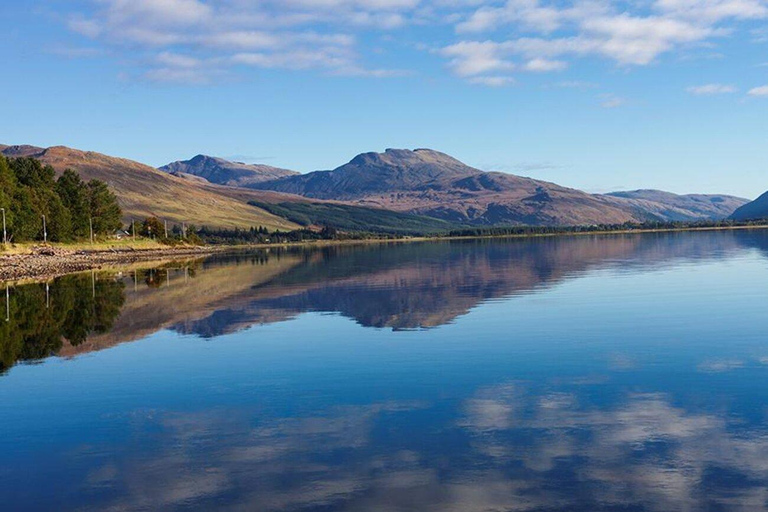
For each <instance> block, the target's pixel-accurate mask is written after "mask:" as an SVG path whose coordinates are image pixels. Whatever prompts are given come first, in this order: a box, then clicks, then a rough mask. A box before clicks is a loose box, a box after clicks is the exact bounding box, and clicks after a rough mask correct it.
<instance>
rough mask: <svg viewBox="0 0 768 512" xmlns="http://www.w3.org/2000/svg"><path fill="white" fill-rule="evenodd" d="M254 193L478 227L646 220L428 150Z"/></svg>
mask: <svg viewBox="0 0 768 512" xmlns="http://www.w3.org/2000/svg"><path fill="white" fill-rule="evenodd" d="M251 186H252V187H253V188H259V189H267V190H274V191H278V192H285V193H290V194H299V195H303V196H305V197H311V198H316V199H333V200H337V201H344V202H347V203H351V204H356V205H361V206H371V207H379V208H384V209H388V210H395V211H404V212H410V213H415V214H420V215H426V216H430V217H435V218H438V219H443V220H448V221H452V222H461V223H471V224H479V225H494V224H531V225H577V224H602V223H610V224H617V223H622V222H629V221H642V220H646V219H647V218H649V216H648V215H646V214H645V212H643V211H642V210H640V209H638V208H636V207H635V206H634V205H632V204H630V203H629V202H627V201H625V200H623V199H621V198H613V197H606V196H599V195H592V194H587V193H585V192H581V191H579V190H574V189H571V188H566V187H562V186H559V185H556V184H554V183H547V182H544V181H538V180H534V179H531V178H524V177H520V176H514V175H511V174H505V173H500V172H485V171H481V170H479V169H475V168H473V167H470V166H468V165H466V164H464V163H462V162H460V161H458V160H456V159H455V158H453V157H450V156H448V155H446V154H444V153H440V152H438V151H434V150H430V149H417V150H414V151H411V150H403V149H388V150H386V151H385V152H384V153H365V154H361V155H359V156H357V157H355V158H354V159H353V160H352V161H350V162H349V163H348V164H346V165H343V166H341V167H339V168H337V169H335V170H333V171H317V172H312V173H309V174H303V175H298V176H290V177H285V178H281V179H277V180H274V181H267V182H262V183H256V184H253V185H251Z"/></svg>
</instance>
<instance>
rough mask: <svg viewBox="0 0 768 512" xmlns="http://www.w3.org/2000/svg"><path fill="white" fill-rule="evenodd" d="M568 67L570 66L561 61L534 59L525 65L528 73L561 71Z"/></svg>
mask: <svg viewBox="0 0 768 512" xmlns="http://www.w3.org/2000/svg"><path fill="white" fill-rule="evenodd" d="M567 67H568V64H567V63H565V62H563V61H561V60H547V59H532V60H529V61H528V62H526V63H525V69H526V70H528V71H560V70H562V69H565V68H567Z"/></svg>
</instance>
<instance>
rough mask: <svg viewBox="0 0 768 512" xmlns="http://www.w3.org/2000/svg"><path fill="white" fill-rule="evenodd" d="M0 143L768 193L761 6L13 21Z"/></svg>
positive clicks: (16, 14)
mask: <svg viewBox="0 0 768 512" xmlns="http://www.w3.org/2000/svg"><path fill="white" fill-rule="evenodd" d="M0 19H2V20H3V30H2V31H0V51H1V53H2V68H1V69H2V72H1V73H0V94H2V97H3V98H4V99H5V101H4V104H3V107H4V108H3V111H4V114H5V116H4V117H5V122H4V123H0V143H3V144H33V145H38V146H52V145H60V144H61V145H66V146H70V147H75V148H78V149H83V150H91V151H98V152H102V153H107V154H110V155H115V156H121V157H126V158H131V159H134V160H138V161H141V162H144V163H148V164H150V165H154V166H160V165H163V164H166V163H168V162H170V161H174V160H180V159H187V158H191V157H192V156H194V155H196V154H199V153H203V154H209V155H214V156H221V157H225V158H230V159H235V160H240V161H246V162H252V163H256V162H258V163H264V164H268V165H273V166H278V167H286V168H290V169H295V170H298V171H302V172H308V171H313V170H319V169H333V168H335V167H337V166H339V165H342V164H344V163H346V162H347V161H349V160H350V159H351V158H353V157H354V156H355V155H356V154H358V153H362V152H368V151H383V150H384V149H386V148H391V147H392V148H411V149H414V148H422V147H426V148H431V149H436V150H439V151H443V152H445V153H448V154H450V155H452V156H454V157H456V158H459V159H460V160H462V161H464V162H466V163H467V164H469V165H472V166H474V167H477V168H480V169H483V170H493V171H502V172H511V173H515V174H520V175H525V176H531V177H534V178H538V179H544V180H549V181H553V182H556V183H559V184H562V185H566V186H571V187H576V188H581V189H584V190H587V191H590V192H607V191H613V190H625V189H636V188H659V189H664V190H669V191H672V192H678V193H694V192H696V193H728V194H735V195H740V196H743V197H747V198H754V197H757V196H758V195H760V194H761V193H763V192H765V191H766V190H768V0H638V1H635V0H630V1H606V0H555V1H550V0H250V1H246V0H70V1H65V0H45V1H41V0H25V1H24V2H0Z"/></svg>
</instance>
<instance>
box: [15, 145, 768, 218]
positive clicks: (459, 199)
mask: <svg viewBox="0 0 768 512" xmlns="http://www.w3.org/2000/svg"><path fill="white" fill-rule="evenodd" d="M0 152H1V153H2V154H4V155H5V156H7V157H11V158H13V157H19V156H30V157H34V158H37V159H39V160H41V161H42V162H43V163H44V164H50V165H51V166H53V167H54V168H55V169H56V170H57V172H62V171H63V170H64V169H66V168H72V169H74V170H77V171H78V172H79V173H80V174H81V175H82V176H83V177H84V178H85V179H92V178H96V179H100V180H102V181H105V182H106V183H107V184H109V186H110V187H111V188H112V190H113V191H114V192H115V194H116V195H117V197H118V200H119V202H120V204H121V207H122V208H123V210H124V214H125V217H126V220H129V219H130V218H136V219H141V218H144V217H147V216H150V215H155V216H157V217H160V218H162V219H166V220H168V221H169V222H173V223H181V222H186V223H193V224H197V225H207V226H211V227H226V228H232V227H251V226H265V227H267V228H269V229H281V230H289V229H296V228H298V227H300V226H307V225H335V226H336V227H339V228H340V229H350V230H352V229H354V230H365V228H366V227H368V228H370V230H372V231H386V232H401V233H406V232H413V233H415V232H431V231H440V230H446V229H450V228H451V227H457V226H498V225H538V226H545V225H593V224H619V223H624V222H643V221H695V220H707V219H724V218H727V217H729V216H730V215H731V214H734V212H735V211H737V210H739V209H742V207H744V208H748V207H747V206H745V205H747V203H749V201H748V200H747V199H742V198H738V197H733V196H727V195H676V194H671V193H668V192H663V191H657V190H638V191H631V192H614V193H611V194H590V193H587V192H583V191H580V190H576V189H573V188H568V187H563V186H561V185H557V184H554V183H549V182H546V181H541V180H537V179H534V178H528V177H522V176H516V175H512V174H507V173H501V172H486V171H482V170H480V169H476V168H473V167H470V166H468V165H466V164H464V163H462V162H460V161H459V160H457V159H455V158H453V157H451V156H449V155H446V154H444V153H441V152H438V151H434V150H431V149H416V150H405V149H388V150H386V151H385V152H383V153H363V154H360V155H358V156H356V157H355V158H353V159H352V160H351V161H350V162H349V163H347V164H344V165H342V166H340V167H338V168H336V169H334V170H330V171H315V172H310V173H307V174H300V173H298V172H295V171H291V170H287V169H281V168H277V167H272V166H267V165H258V164H246V163H242V162H231V161H228V160H226V159H223V158H218V157H212V156H206V155H197V156H195V157H194V158H192V159H190V160H185V161H176V162H172V163H169V164H167V165H165V166H162V167H160V168H159V169H155V168H152V167H150V166H148V165H144V164H141V163H139V162H134V161H132V160H127V159H123V158H116V157H111V156H108V155H103V154H100V153H94V152H90V151H80V150H77V149H71V148H67V147H63V146H55V147H51V148H39V147H35V146H4V145H0ZM766 202H768V198H767V199H766Z"/></svg>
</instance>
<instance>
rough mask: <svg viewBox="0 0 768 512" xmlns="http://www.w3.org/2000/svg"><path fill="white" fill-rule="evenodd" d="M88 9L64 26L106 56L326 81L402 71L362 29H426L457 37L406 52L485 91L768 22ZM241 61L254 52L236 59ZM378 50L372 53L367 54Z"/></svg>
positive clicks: (656, 9)
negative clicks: (426, 52) (522, 76)
mask: <svg viewBox="0 0 768 512" xmlns="http://www.w3.org/2000/svg"><path fill="white" fill-rule="evenodd" d="M91 5H92V6H93V10H92V11H91V12H89V13H85V12H79V13H76V14H73V15H72V16H71V17H70V18H69V20H68V26H69V28H70V30H72V31H73V32H76V33H78V34H81V35H82V36H84V37H87V38H90V39H92V40H94V41H96V42H99V43H103V44H104V45H107V46H109V49H110V50H120V49H125V50H126V53H124V54H123V55H120V52H119V51H110V52H109V53H110V54H112V55H115V56H116V57H117V58H120V57H123V58H122V59H121V61H122V62H133V63H134V65H137V66H142V65H144V64H142V63H145V62H147V61H151V60H152V58H151V57H150V58H146V55H144V56H142V55H140V53H141V51H142V50H144V51H146V52H151V53H152V55H162V54H163V53H164V52H173V53H180V54H185V55H188V56H189V57H191V58H197V59H199V60H208V59H211V58H215V59H218V60H219V61H220V62H222V63H226V62H228V63H229V65H233V64H236V63H241V64H242V63H243V62H239V61H247V62H246V63H247V64H248V65H250V66H262V67H269V68H283V69H315V70H319V71H322V72H323V73H326V74H350V75H358V76H372V77H383V76H394V75H400V74H403V73H402V72H401V71H397V70H388V69H383V68H381V67H380V66H370V65H369V63H367V62H363V61H364V58H365V53H364V52H361V51H360V49H361V48H362V47H364V46H365V45H371V44H373V43H371V37H370V33H372V32H373V33H377V32H376V31H379V32H378V33H377V35H381V34H384V33H386V34H389V33H391V34H393V36H392V37H391V38H389V39H388V40H387V42H386V43H385V44H396V43H397V42H398V41H399V39H398V37H397V35H396V34H397V32H396V31H398V30H401V29H402V28H403V27H417V26H425V25H429V26H430V27H431V28H435V29H436V30H437V29H448V30H449V31H452V32H454V33H455V34H458V35H457V36H453V37H450V36H449V39H442V38H441V37H440V36H438V37H436V38H435V39H432V33H431V32H429V33H428V34H429V37H430V39H429V40H428V41H424V40H422V41H418V40H417V41H409V44H408V46H409V47H410V48H418V47H419V46H420V45H421V46H425V45H427V44H429V42H430V41H434V40H440V41H441V43H439V44H440V46H441V47H440V48H438V49H436V50H433V54H436V55H440V56H442V57H444V58H445V59H446V60H447V62H448V68H449V69H450V70H451V71H452V72H453V73H454V74H455V75H457V76H459V77H462V78H465V79H467V80H472V81H474V83H483V82H485V83H486V84H489V85H490V84H501V82H504V84H505V85H506V84H508V83H511V82H512V80H507V79H511V78H512V77H511V76H510V73H513V72H526V71H533V72H555V71H561V70H563V69H566V68H567V67H569V66H571V65H573V61H574V60H575V59H583V58H601V59H606V60H608V61H610V62H613V63H615V64H617V65H619V66H624V67H627V66H647V65H650V64H653V63H655V62H657V61H658V60H659V59H660V58H661V57H662V56H664V55H666V54H669V53H671V52H676V51H684V50H689V49H691V48H699V47H702V46H705V45H710V44H712V43H713V41H715V40H716V39H717V38H723V37H727V36H728V35H729V34H731V33H732V32H733V31H734V30H735V29H736V28H737V26H738V25H737V24H738V23H739V22H743V21H754V20H765V19H768V0H648V1H647V2H645V1H644V2H637V1H634V2H632V1H630V2H616V1H607V0H259V1H248V0H91ZM752 32H753V33H754V34H755V38H757V37H760V36H761V35H763V34H764V30H763V29H760V28H752ZM510 34H512V36H510ZM416 37H417V38H418V34H417V36H416ZM375 44H381V42H380V41H377V42H376V43H375ZM433 45H434V43H433ZM399 51H403V50H402V49H400V50H399ZM247 54H252V55H251V56H250V57H243V55H247ZM374 54H376V52H375V51H374V49H370V51H369V52H368V55H374ZM391 54H393V53H390V55H391ZM126 57H127V58H126ZM170 67H171V68H175V67H178V66H170ZM502 77H503V78H504V79H502ZM692 93H694V94H696V93H695V92H693V91H692Z"/></svg>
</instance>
